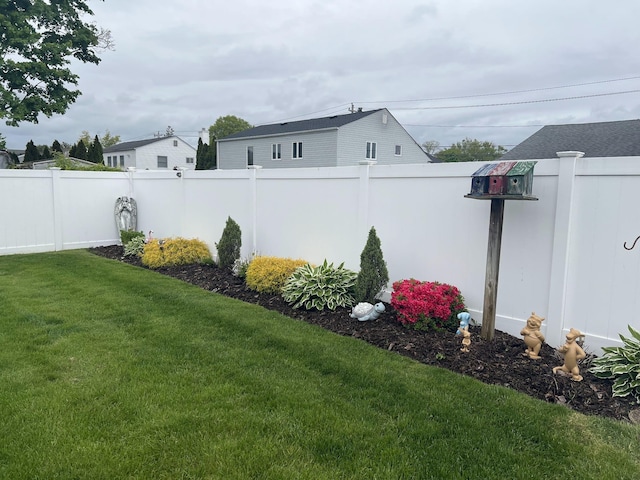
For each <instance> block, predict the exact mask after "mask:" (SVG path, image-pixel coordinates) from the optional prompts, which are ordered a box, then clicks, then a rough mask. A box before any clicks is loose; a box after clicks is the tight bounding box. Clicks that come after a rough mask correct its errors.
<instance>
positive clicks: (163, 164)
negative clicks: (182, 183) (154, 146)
mask: <svg viewBox="0 0 640 480" xmlns="http://www.w3.org/2000/svg"><path fill="white" fill-rule="evenodd" d="M168 163H169V162H168V159H167V157H165V156H161V155H158V168H167V165H168Z"/></svg>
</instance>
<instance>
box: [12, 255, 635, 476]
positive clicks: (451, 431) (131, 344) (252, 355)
mask: <svg viewBox="0 0 640 480" xmlns="http://www.w3.org/2000/svg"><path fill="white" fill-rule="evenodd" d="M0 291H1V292H2V294H1V295H0V439H1V440H0V478H6V479H27V478H28V479H32V478H45V479H48V478H91V479H99V478H109V479H111V478H153V479H159V478H171V479H175V478H224V479H230V478H242V479H245V478H265V479H268V478H273V479H280V478H287V479H290V478H300V479H304V478H308V479H323V478H326V479H336V478H362V479H371V478H381V479H395V478H425V479H427V478H453V479H455V478H460V479H463V478H464V479H472V478H478V479H504V478H568V477H575V478H585V479H586V478H598V479H608V478H611V479H625V478H628V479H632V478H638V477H640V453H638V449H637V444H638V441H639V440H640V436H639V435H640V427H638V426H632V425H629V424H626V423H623V422H620V421H616V420H610V419H606V418H602V417H598V416H585V415H582V414H579V413H576V412H574V411H571V410H569V409H567V408H565V407H563V406H560V405H554V404H549V403H545V402H543V401H540V400H537V399H534V398H531V397H530V396H527V395H524V394H521V393H518V392H516V391H514V390H512V389H508V388H504V387H501V386H495V385H486V384H484V383H481V382H479V381H477V380H475V379H473V378H470V377H467V376H462V375H459V374H456V373H452V372H450V371H448V370H445V369H441V368H436V367H433V366H429V365H424V364H421V363H418V362H416V361H414V360H412V359H410V358H406V357H404V356H400V355H397V354H396V353H394V352H392V351H387V350H384V349H379V348H375V347H373V346H371V345H368V344H367V343H365V342H362V341H359V340H358V339H354V338H350V337H347V336H340V335H336V334H334V333H332V332H329V331H327V330H325V329H322V328H319V327H317V326H314V325H310V324H308V323H305V322H300V321H297V320H295V319H292V318H288V317H286V316H283V315H281V314H279V313H277V312H273V311H270V310H267V309H265V308H262V307H260V306H256V305H251V304H248V303H244V302H241V301H238V300H235V299H230V298H227V297H224V296H222V295H218V294H216V293H211V292H209V291H206V290H203V289H201V288H198V287H196V286H193V285H189V284H187V283H183V282H181V281H179V280H176V279H173V278H170V277H168V276H163V275H159V274H158V273H156V272H152V271H149V270H145V269H140V268H136V267H133V266H130V265H126V264H122V263H118V262H113V261H110V260H107V259H104V258H99V257H97V256H95V255H92V254H91V253H89V252H86V251H65V252H59V253H48V254H35V255H14V256H3V257H0Z"/></svg>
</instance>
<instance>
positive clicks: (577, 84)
mask: <svg viewBox="0 0 640 480" xmlns="http://www.w3.org/2000/svg"><path fill="white" fill-rule="evenodd" d="M638 78H640V75H639V76H635V77H625V78H614V79H611V80H600V81H597V82H585V83H574V84H571V85H558V86H555V87H539V88H530V89H527V90H512V91H507V92H494V93H479V94H471V95H457V96H453V97H434V98H423V99H418V100H387V101H377V102H356V103H363V104H364V103H408V102H433V101H436V100H459V99H461V98H474V97H493V96H498V95H513V94H515V93H530V92H541V91H545V90H557V89H560V88H572V87H583V86H586V85H598V84H602V83H611V82H622V81H625V80H636V79H638Z"/></svg>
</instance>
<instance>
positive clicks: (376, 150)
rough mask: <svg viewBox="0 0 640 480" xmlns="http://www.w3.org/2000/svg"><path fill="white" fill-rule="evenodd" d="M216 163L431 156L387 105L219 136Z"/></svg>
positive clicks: (235, 165)
mask: <svg viewBox="0 0 640 480" xmlns="http://www.w3.org/2000/svg"><path fill="white" fill-rule="evenodd" d="M216 143H217V148H218V151H217V158H218V168H220V169H239V168H247V167H248V166H251V165H260V166H261V167H263V168H295V167H343V166H348V165H358V164H359V163H361V162H364V161H372V162H376V163H377V164H379V165H395V164H402V163H429V162H430V161H431V159H430V158H429V156H428V155H427V154H426V153H425V152H424V151H423V150H422V148H421V147H420V146H419V145H418V144H417V143H416V141H415V140H414V139H413V137H412V136H411V135H409V133H407V131H406V130H405V129H404V128H403V127H402V125H400V124H399V123H398V121H397V120H396V119H395V118H394V117H393V115H391V114H390V113H389V111H388V110H387V109H386V108H382V109H379V110H371V111H368V112H363V111H358V112H354V113H349V114H346V115H334V116H331V117H324V118H314V119H310V120H300V121H297V122H285V123H275V124H270V125H260V126H258V127H255V128H250V129H248V130H245V131H243V132H239V133H235V134H233V135H229V136H228V137H224V138H221V139H219V140H218V141H217V142H216Z"/></svg>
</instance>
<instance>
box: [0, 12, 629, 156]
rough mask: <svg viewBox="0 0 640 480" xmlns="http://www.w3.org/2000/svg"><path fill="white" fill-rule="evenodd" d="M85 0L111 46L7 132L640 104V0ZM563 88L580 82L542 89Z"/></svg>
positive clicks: (531, 120) (31, 134) (429, 118)
mask: <svg viewBox="0 0 640 480" xmlns="http://www.w3.org/2000/svg"><path fill="white" fill-rule="evenodd" d="M89 5H90V6H91V8H92V9H93V11H94V13H95V15H94V17H93V21H95V22H96V23H97V24H98V25H99V26H101V27H104V28H107V29H110V30H111V32H112V37H113V40H114V41H115V45H116V48H115V51H107V52H104V53H103V54H102V55H101V57H102V62H101V63H100V64H99V65H98V66H95V65H92V64H89V65H84V64H74V70H75V71H76V73H78V74H79V75H80V83H79V88H80V90H81V91H82V93H83V95H82V96H81V97H79V99H78V101H77V102H76V103H75V104H73V105H72V106H71V108H70V109H69V110H68V112H67V113H66V114H65V115H57V116H54V117H52V118H46V117H41V119H40V123H39V124H37V125H34V124H29V123H23V124H21V125H20V126H19V127H17V128H11V127H7V126H5V125H4V124H1V125H0V133H2V134H3V135H4V136H5V137H6V139H7V146H8V147H9V148H24V146H25V144H26V143H27V142H28V141H29V140H30V139H33V141H34V142H35V143H36V144H47V145H51V143H52V142H53V140H54V139H57V140H59V141H61V142H62V141H66V142H69V143H75V142H76V141H77V139H78V137H79V136H80V134H81V132H82V131H83V130H87V131H89V132H90V134H91V135H92V136H93V135H95V134H100V135H102V134H103V133H104V132H105V131H106V130H109V131H110V132H111V134H117V135H120V137H121V139H122V140H123V141H126V140H138V139H143V138H150V137H152V135H153V133H154V132H158V131H162V132H164V131H165V129H166V128H167V126H168V125H170V126H171V127H173V129H174V130H175V132H176V133H177V134H178V135H180V136H182V137H183V138H184V139H185V140H187V141H189V142H190V143H192V144H195V143H196V142H197V132H198V131H199V130H200V129H201V128H202V127H205V128H208V127H209V126H210V125H211V124H213V123H214V122H215V120H216V119H217V118H218V117H220V116H223V115H229V114H232V115H237V116H239V117H242V118H244V119H245V120H247V121H249V122H250V123H252V124H254V125H259V124H264V123H275V122H279V121H284V120H299V119H303V118H313V117H322V116H328V115H334V114H342V113H347V108H348V107H349V106H350V105H351V103H352V102H353V104H354V105H355V106H356V107H362V108H364V109H365V110H369V109H374V108H381V107H386V108H388V109H389V110H390V111H391V113H392V114H393V115H394V116H395V117H396V118H397V119H398V121H400V123H402V124H403V125H404V126H405V128H406V129H407V130H408V131H409V133H410V134H411V135H412V136H413V137H414V138H415V139H416V141H418V142H419V143H422V142H424V141H425V140H435V141H438V142H439V143H440V144H441V145H442V146H447V145H450V144H451V143H453V142H456V141H459V140H462V139H463V138H465V137H470V138H477V139H479V140H489V141H492V142H494V143H496V144H499V145H504V146H506V147H507V148H510V147H511V146H513V145H516V144H518V143H519V142H521V141H522V140H524V139H525V138H526V137H528V136H529V135H531V134H532V133H534V132H535V131H536V130H538V129H539V128H540V126H542V125H546V124H562V123H585V122H600V121H610V120H628V119H634V118H640V55H639V54H638V47H639V46H640V28H638V19H639V18H640V2H638V1H637V0H614V1H611V2H605V1H603V0H536V1H528V2H524V1H514V0H431V1H428V0H426V1H422V0H393V1H382V0H357V1H356V0H353V1H352V0H321V1H320V0H318V1H316V0H274V1H264V0H234V1H228V0H225V1H222V0H180V1H168V0H106V1H105V2H100V1H91V0H90V1H89ZM587 83H589V85H584V84H587ZM580 84H582V85H580ZM555 87H563V88H555ZM629 91H634V92H632V93H620V92H629ZM508 92H513V93H508ZM605 94H606V95H605ZM567 97H586V98H580V99H572V100H556V101H546V100H550V99H561V98H567ZM542 100H544V101H542ZM524 102H528V103H524ZM496 104H499V105H496ZM506 104H511V105H506ZM479 105H492V106H479ZM469 106H473V107H469ZM523 126H525V127H523Z"/></svg>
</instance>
